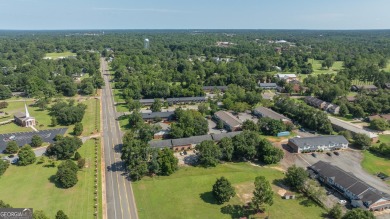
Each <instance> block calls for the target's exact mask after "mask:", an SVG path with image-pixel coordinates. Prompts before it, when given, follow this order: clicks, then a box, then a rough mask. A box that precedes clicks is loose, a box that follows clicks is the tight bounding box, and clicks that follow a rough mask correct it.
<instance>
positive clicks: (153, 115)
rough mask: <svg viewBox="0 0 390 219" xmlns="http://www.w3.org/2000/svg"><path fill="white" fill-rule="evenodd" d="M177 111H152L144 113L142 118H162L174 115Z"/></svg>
mask: <svg viewBox="0 0 390 219" xmlns="http://www.w3.org/2000/svg"><path fill="white" fill-rule="evenodd" d="M174 114H175V112H152V113H142V114H141V115H142V119H154V118H156V117H160V118H169V117H171V116H173V115H174Z"/></svg>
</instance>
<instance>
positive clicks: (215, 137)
mask: <svg viewBox="0 0 390 219" xmlns="http://www.w3.org/2000/svg"><path fill="white" fill-rule="evenodd" d="M240 133H241V131H239V132H227V133H219V134H214V133H213V134H211V137H212V138H213V140H214V141H220V140H221V139H222V138H225V137H228V138H233V137H234V136H236V135H238V134H240Z"/></svg>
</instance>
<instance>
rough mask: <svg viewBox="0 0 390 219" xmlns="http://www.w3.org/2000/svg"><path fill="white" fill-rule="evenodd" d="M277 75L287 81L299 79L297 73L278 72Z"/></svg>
mask: <svg viewBox="0 0 390 219" xmlns="http://www.w3.org/2000/svg"><path fill="white" fill-rule="evenodd" d="M276 77H277V78H279V79H280V80H285V81H287V82H290V81H294V80H297V79H298V78H297V75H296V74H280V73H278V74H276Z"/></svg>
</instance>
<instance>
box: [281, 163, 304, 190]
mask: <svg viewBox="0 0 390 219" xmlns="http://www.w3.org/2000/svg"><path fill="white" fill-rule="evenodd" d="M307 176H308V174H307V172H306V171H305V169H303V168H302V167H297V166H295V165H293V166H291V167H289V168H288V169H287V172H286V176H285V177H284V181H285V182H286V184H287V185H289V186H290V187H291V188H292V189H294V190H296V191H300V190H302V189H303V187H304V185H305V182H306V180H307Z"/></svg>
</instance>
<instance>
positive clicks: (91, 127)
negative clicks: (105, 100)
mask: <svg viewBox="0 0 390 219" xmlns="http://www.w3.org/2000/svg"><path fill="white" fill-rule="evenodd" d="M83 103H84V104H86V105H87V109H86V111H85V114H84V118H83V120H82V121H81V122H82V124H83V128H84V131H83V133H82V136H88V135H91V134H95V133H96V132H97V131H98V130H100V114H99V111H100V100H99V99H89V100H87V101H85V102H83ZM96 113H98V114H96ZM96 118H97V120H96ZM95 120H96V121H97V123H96V121H95ZM96 125H97V129H96V127H95V126H96ZM72 129H73V128H72Z"/></svg>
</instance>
